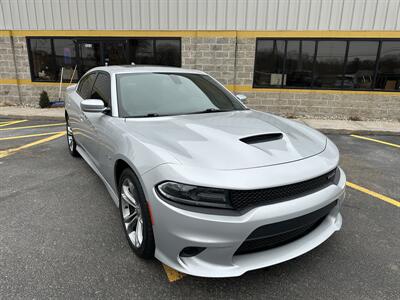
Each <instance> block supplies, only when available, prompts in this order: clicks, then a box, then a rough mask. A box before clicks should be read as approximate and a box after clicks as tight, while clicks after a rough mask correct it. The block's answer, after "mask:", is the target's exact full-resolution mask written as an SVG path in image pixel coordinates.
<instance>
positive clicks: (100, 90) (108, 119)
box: [87, 71, 113, 177]
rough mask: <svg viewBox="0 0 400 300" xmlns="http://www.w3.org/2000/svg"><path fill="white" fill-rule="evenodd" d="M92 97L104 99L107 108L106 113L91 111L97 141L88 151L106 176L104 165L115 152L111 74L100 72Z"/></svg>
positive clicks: (90, 124)
mask: <svg viewBox="0 0 400 300" xmlns="http://www.w3.org/2000/svg"><path fill="white" fill-rule="evenodd" d="M90 99H99V100H102V101H103V102H104V106H105V108H107V110H106V111H105V112H104V113H89V114H88V118H87V121H88V123H89V124H88V126H90V130H91V136H93V138H94V139H95V142H93V143H91V144H90V145H89V149H88V151H90V153H91V154H92V156H93V162H94V163H95V165H96V167H97V168H98V170H99V171H100V172H101V173H102V174H103V176H104V177H106V176H105V174H104V166H105V164H106V161H108V160H110V159H111V153H112V152H113V149H112V145H111V143H110V138H109V134H110V132H112V123H113V122H112V121H113V117H112V107H111V79H110V74H108V73H107V72H102V71H100V72H98V75H97V77H96V81H95V83H94V85H93V88H92V93H91V98H90Z"/></svg>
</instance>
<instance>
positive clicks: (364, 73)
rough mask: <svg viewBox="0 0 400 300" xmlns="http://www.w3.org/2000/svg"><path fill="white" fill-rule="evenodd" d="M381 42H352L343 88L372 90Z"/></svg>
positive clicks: (350, 43)
mask: <svg viewBox="0 0 400 300" xmlns="http://www.w3.org/2000/svg"><path fill="white" fill-rule="evenodd" d="M378 48H379V42H373V41H350V42H349V52H348V54H347V64H346V70H345V73H344V74H345V75H344V77H345V78H344V82H343V88H345V89H371V88H372V84H373V81H374V72H375V66H376V57H377V54H378Z"/></svg>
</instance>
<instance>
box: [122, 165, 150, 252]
mask: <svg viewBox="0 0 400 300" xmlns="http://www.w3.org/2000/svg"><path fill="white" fill-rule="evenodd" d="M119 210H120V215H121V220H122V225H123V228H124V231H125V235H126V237H127V239H128V242H129V245H130V246H131V248H132V249H133V251H134V252H135V253H136V254H137V255H138V256H139V257H142V258H152V257H153V256H154V248H155V246H154V237H153V228H152V224H151V219H150V213H149V209H148V206H147V202H146V200H145V197H144V194H143V191H142V189H141V186H140V183H139V180H138V179H137V178H136V176H135V174H134V173H133V172H132V170H131V169H129V168H127V169H125V170H124V171H123V172H122V174H121V177H120V180H119Z"/></svg>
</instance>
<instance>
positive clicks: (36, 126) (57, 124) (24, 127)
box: [0, 123, 65, 131]
mask: <svg viewBox="0 0 400 300" xmlns="http://www.w3.org/2000/svg"><path fill="white" fill-rule="evenodd" d="M61 125H65V123H52V124H41V125H32V126H21V127H8V128H1V129H0V131H3V130H18V129H29V128H41V127H52V126H61Z"/></svg>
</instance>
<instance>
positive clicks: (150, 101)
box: [117, 73, 246, 118]
mask: <svg viewBox="0 0 400 300" xmlns="http://www.w3.org/2000/svg"><path fill="white" fill-rule="evenodd" d="M117 95H118V107H119V114H120V116H121V117H125V118H128V117H158V116H166V115H183V114H196V113H211V112H221V111H232V110H243V109H246V108H245V107H244V106H243V105H242V104H241V103H240V102H239V101H238V100H237V99H236V98H235V97H234V96H232V95H231V94H230V93H228V92H227V91H225V90H224V89H223V88H222V87H221V86H220V85H219V84H218V83H217V82H216V81H215V80H214V79H212V78H211V77H210V76H207V75H201V74H187V73H137V74H132V73H130V74H118V75H117Z"/></svg>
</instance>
